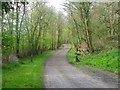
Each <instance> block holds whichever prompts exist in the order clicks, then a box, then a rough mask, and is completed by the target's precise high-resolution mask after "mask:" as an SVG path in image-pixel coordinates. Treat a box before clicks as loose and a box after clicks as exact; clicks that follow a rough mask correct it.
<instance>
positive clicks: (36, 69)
mask: <svg viewBox="0 0 120 90" xmlns="http://www.w3.org/2000/svg"><path fill="white" fill-rule="evenodd" d="M53 52H54V51H47V52H44V53H43V54H40V55H37V56H34V57H33V62H31V61H30V59H29V58H27V59H25V60H24V61H23V60H22V61H20V62H18V63H15V62H12V63H9V64H3V88H43V66H44V63H45V60H46V58H47V57H48V56H49V55H50V54H52V53H53Z"/></svg>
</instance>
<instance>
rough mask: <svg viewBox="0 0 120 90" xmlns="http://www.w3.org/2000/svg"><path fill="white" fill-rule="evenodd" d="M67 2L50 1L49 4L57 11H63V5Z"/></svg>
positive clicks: (61, 0)
mask: <svg viewBox="0 0 120 90" xmlns="http://www.w3.org/2000/svg"><path fill="white" fill-rule="evenodd" d="M65 1H66V0H48V2H49V3H50V5H51V6H54V7H55V8H56V10H57V11H59V10H60V11H61V9H62V8H63V6H62V4H63V3H64V2H65Z"/></svg>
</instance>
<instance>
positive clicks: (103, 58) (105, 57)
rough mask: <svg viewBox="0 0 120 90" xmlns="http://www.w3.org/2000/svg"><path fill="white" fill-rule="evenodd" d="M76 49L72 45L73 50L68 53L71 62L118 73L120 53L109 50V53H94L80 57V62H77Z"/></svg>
mask: <svg viewBox="0 0 120 90" xmlns="http://www.w3.org/2000/svg"><path fill="white" fill-rule="evenodd" d="M74 51H75V48H74V46H73V45H72V49H71V50H70V52H69V53H68V60H69V62H73V63H75V64H82V65H91V66H93V67H98V68H102V69H105V70H109V71H113V72H115V73H118V69H119V67H118V62H119V51H118V50H116V49H114V50H109V51H107V52H101V53H100V52H94V53H88V54H83V55H80V56H79V59H80V62H76V61H75V56H74V55H75V53H74Z"/></svg>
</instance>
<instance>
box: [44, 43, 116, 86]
mask: <svg viewBox="0 0 120 90" xmlns="http://www.w3.org/2000/svg"><path fill="white" fill-rule="evenodd" d="M70 48H71V47H69V46H67V45H66V44H64V48H62V49H60V50H58V51H57V52H55V53H53V54H52V55H51V56H49V57H48V59H47V62H46V64H45V67H44V73H45V74H44V85H45V88H117V83H116V82H114V81H110V82H107V83H106V82H104V81H103V80H102V79H100V78H99V79H97V78H96V76H91V75H89V74H86V73H84V72H83V71H82V70H80V69H78V68H75V67H73V66H72V65H71V64H69V63H68V61H67V57H66V55H67V52H68V51H69V49H70Z"/></svg>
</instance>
